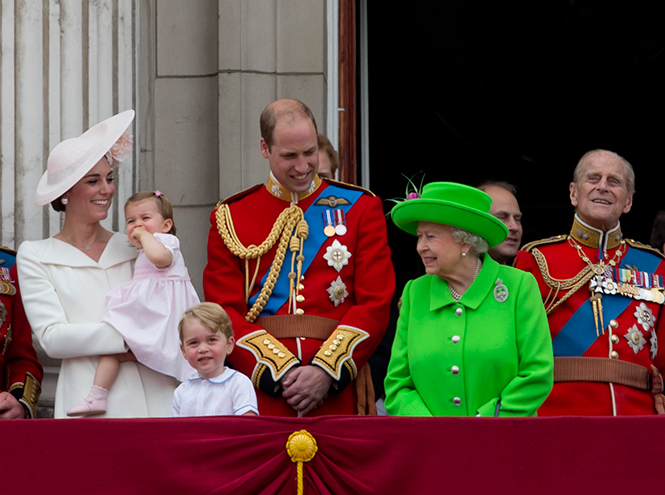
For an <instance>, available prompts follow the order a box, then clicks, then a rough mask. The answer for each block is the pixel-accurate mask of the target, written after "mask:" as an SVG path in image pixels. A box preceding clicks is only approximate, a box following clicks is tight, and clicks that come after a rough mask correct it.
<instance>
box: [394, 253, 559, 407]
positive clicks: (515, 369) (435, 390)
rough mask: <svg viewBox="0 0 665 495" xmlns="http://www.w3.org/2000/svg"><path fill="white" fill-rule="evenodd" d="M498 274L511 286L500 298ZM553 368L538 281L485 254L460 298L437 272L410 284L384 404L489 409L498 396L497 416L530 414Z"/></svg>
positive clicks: (546, 387) (546, 390)
mask: <svg viewBox="0 0 665 495" xmlns="http://www.w3.org/2000/svg"><path fill="white" fill-rule="evenodd" d="M499 279H500V280H501V281H503V285H504V286H505V288H506V289H507V290H508V297H507V299H506V300H505V301H504V302H499V300H500V299H501V297H500V294H497V291H496V290H495V289H496V288H497V287H499V286H500V285H501V282H500V281H499ZM500 290H501V288H499V291H500ZM497 295H498V297H497ZM552 369H553V358H552V341H551V339H550V333H549V327H548V324H547V317H546V315H545V309H544V308H543V303H542V299H541V298H540V293H539V291H538V286H537V284H536V280H535V279H534V277H533V275H531V274H530V273H526V272H523V271H521V270H517V269H515V268H511V267H507V266H503V265H499V264H498V263H497V262H496V261H494V260H492V259H491V258H490V257H489V256H485V257H484V262H483V268H482V270H481V271H480V273H479V274H478V277H477V278H476V280H475V281H474V282H473V284H472V285H471V287H469V289H468V290H467V291H466V292H465V293H464V295H463V296H462V298H461V299H460V301H459V303H456V302H455V300H454V299H453V298H452V296H451V295H450V291H449V290H448V284H447V283H446V282H445V281H444V280H442V279H440V278H439V277H437V276H433V275H425V276H423V277H420V278H418V279H416V280H411V281H410V282H409V283H407V285H406V287H405V288H404V293H403V295H402V307H401V310H400V316H399V320H398V322H397V334H396V336H395V342H394V343H393V349H392V356H391V358H390V364H389V366H388V375H387V376H386V380H385V386H386V401H385V403H386V409H387V411H388V413H389V414H391V415H400V416H476V415H478V414H480V415H481V416H494V414H495V410H496V406H497V403H498V401H499V400H500V401H501V403H500V410H499V415H500V416H535V415H536V410H537V409H538V407H539V406H540V405H541V404H542V403H543V401H544V400H545V398H546V397H547V395H548V394H549V392H550V390H551V389H552Z"/></svg>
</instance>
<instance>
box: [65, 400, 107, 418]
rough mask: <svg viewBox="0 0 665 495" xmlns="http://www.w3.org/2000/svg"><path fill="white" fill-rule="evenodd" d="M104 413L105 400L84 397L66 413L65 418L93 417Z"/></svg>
mask: <svg viewBox="0 0 665 495" xmlns="http://www.w3.org/2000/svg"><path fill="white" fill-rule="evenodd" d="M105 412H106V399H91V398H90V397H86V398H85V399H83V400H82V401H81V402H79V403H78V404H76V405H75V406H74V407H72V408H71V409H69V410H68V411H67V416H94V415H95V414H104V413H105Z"/></svg>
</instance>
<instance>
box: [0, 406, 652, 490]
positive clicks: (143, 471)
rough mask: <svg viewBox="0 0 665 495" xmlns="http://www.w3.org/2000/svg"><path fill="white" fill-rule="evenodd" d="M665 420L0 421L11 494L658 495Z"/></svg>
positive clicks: (3, 465) (5, 479)
mask: <svg viewBox="0 0 665 495" xmlns="http://www.w3.org/2000/svg"><path fill="white" fill-rule="evenodd" d="M663 421H664V418H660V417H656V416H642V417H624V418H582V417H570V418H521V419H510V418H393V417H391V418H385V417H349V416H328V417H320V418H312V419H298V418H271V417H257V418H251V417H250V418H245V417H239V418H235V417H217V418H179V419H133V420H132V419H124V420H112V419H109V420H104V419H82V420H81V419H80V420H47V419H39V420H12V421H0V438H1V439H2V446H3V448H2V454H1V464H0V466H1V469H2V472H3V477H2V485H1V489H0V491H1V492H2V493H8V494H9V493H12V494H13V493H49V494H59V493H95V494H106V493H109V494H111V493H113V494H117V493H123V494H125V493H126V494H134V493H136V494H151V493H160V494H164V493H168V494H181V493H182V494H199V493H203V494H284V495H291V494H295V493H296V490H297V483H296V465H295V464H294V463H293V462H292V461H291V459H290V458H289V456H288V454H287V451H286V442H287V439H288V438H289V435H291V433H293V432H295V431H299V430H302V429H304V430H307V431H308V432H309V433H310V434H311V435H312V436H313V437H314V438H315V440H316V442H317V446H318V452H317V453H316V455H315V456H314V458H313V459H312V460H311V461H310V462H309V463H305V464H304V469H303V473H304V487H305V494H308V495H312V494H321V495H323V494H334V495H338V494H347V493H361V494H392V493H441V492H446V493H483V492H485V493H511V494H514V493H524V494H533V493H538V494H560V493H585V494H591V493H623V492H626V493H628V492H631V493H653V492H654V489H655V490H656V491H657V487H659V486H661V484H662V474H661V473H660V470H659V469H639V467H640V466H643V465H644V462H645V460H657V459H662V458H663V454H665V423H664V422H663Z"/></svg>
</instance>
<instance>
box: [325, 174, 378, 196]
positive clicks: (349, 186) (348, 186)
mask: <svg viewBox="0 0 665 495" xmlns="http://www.w3.org/2000/svg"><path fill="white" fill-rule="evenodd" d="M321 180H322V181H326V182H329V183H330V184H333V185H335V186H338V187H343V188H345V189H352V190H354V191H361V192H364V193H365V194H369V195H370V196H372V197H375V196H376V194H374V193H373V192H372V191H370V190H369V189H365V188H364V187H360V186H356V185H355V184H349V183H348V182H340V181H338V180H335V179H328V178H327V177H322V178H321Z"/></svg>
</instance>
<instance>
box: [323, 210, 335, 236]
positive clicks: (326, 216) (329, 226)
mask: <svg viewBox="0 0 665 495" xmlns="http://www.w3.org/2000/svg"><path fill="white" fill-rule="evenodd" d="M323 224H324V225H325V227H323V233H324V234H325V235H326V236H327V237H332V236H334V235H335V226H334V225H333V219H332V212H331V211H330V210H325V211H324V212H323Z"/></svg>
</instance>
